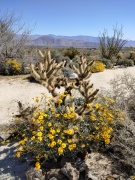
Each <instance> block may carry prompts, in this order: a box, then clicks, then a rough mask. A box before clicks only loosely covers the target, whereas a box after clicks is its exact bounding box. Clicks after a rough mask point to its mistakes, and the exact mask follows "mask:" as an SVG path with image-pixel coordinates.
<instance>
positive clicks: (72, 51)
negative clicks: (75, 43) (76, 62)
mask: <svg viewBox="0 0 135 180" xmlns="http://www.w3.org/2000/svg"><path fill="white" fill-rule="evenodd" d="M79 54H80V53H79V51H78V50H77V49H76V48H73V47H70V48H68V49H66V51H65V52H64V56H67V57H69V58H70V59H73V58H74V57H75V56H76V55H79Z"/></svg>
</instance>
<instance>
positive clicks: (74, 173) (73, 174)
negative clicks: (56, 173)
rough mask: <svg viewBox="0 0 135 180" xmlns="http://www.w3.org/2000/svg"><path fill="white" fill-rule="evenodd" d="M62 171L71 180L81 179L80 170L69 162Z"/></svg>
mask: <svg viewBox="0 0 135 180" xmlns="http://www.w3.org/2000/svg"><path fill="white" fill-rule="evenodd" d="M61 172H62V173H63V174H64V175H66V176H67V177H68V178H69V180H79V171H78V170H77V169H76V168H74V167H73V166H72V165H71V163H69V162H68V163H66V164H65V165H64V167H63V168H61Z"/></svg>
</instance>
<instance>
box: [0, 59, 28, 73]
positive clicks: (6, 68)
mask: <svg viewBox="0 0 135 180" xmlns="http://www.w3.org/2000/svg"><path fill="white" fill-rule="evenodd" d="M27 73H28V71H27V70H25V63H24V62H23V63H19V62H18V61H17V60H16V59H7V60H3V61H1V62H0V74H1V75H19V74H27Z"/></svg>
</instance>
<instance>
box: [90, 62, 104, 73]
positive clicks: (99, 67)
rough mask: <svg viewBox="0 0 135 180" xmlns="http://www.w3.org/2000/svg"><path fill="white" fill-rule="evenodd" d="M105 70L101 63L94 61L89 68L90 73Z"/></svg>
mask: <svg viewBox="0 0 135 180" xmlns="http://www.w3.org/2000/svg"><path fill="white" fill-rule="evenodd" d="M104 70H105V66H104V64H103V63H102V62H101V61H94V63H93V65H92V66H90V71H91V72H92V73H96V72H102V71H104Z"/></svg>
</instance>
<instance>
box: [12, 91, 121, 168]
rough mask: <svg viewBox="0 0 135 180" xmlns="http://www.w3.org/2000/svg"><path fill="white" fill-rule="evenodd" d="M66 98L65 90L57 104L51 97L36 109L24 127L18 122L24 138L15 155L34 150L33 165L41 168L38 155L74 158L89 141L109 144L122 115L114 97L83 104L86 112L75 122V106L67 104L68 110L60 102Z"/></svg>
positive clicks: (40, 156) (18, 155) (86, 146)
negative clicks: (34, 162) (42, 106)
mask: <svg viewBox="0 0 135 180" xmlns="http://www.w3.org/2000/svg"><path fill="white" fill-rule="evenodd" d="M65 97H66V95H65V93H64V94H62V95H61V96H60V99H61V100H62V101H58V102H57V105H56V102H55V103H53V101H51V99H50V102H49V103H48V107H47V108H45V109H44V108H43V109H41V108H39V109H36V110H35V111H34V112H33V116H32V117H31V119H30V120H29V121H27V123H28V124H27V125H24V127H25V128H21V127H22V125H23V122H22V124H19V126H20V128H21V132H22V134H24V136H23V140H21V141H19V144H20V146H21V147H23V151H21V150H18V152H17V153H16V156H17V157H20V155H21V154H22V153H25V152H33V153H34V154H35V157H36V160H37V161H38V162H37V163H36V164H35V168H36V169H37V170H38V169H40V159H41V158H45V159H49V158H52V157H54V158H57V157H59V156H60V155H67V154H68V155H70V156H71V157H72V156H73V157H74V156H75V154H77V153H78V152H80V151H83V150H84V149H85V148H86V149H87V148H88V147H90V145H91V142H95V145H97V144H100V142H103V141H104V142H105V144H109V143H110V139H111V137H112V133H113V130H114V125H115V121H117V120H122V118H123V117H122V116H123V114H122V113H121V112H120V111H119V110H118V109H116V108H115V107H114V101H113V99H110V98H107V97H104V98H103V99H102V101H100V102H97V103H95V104H86V105H85V107H86V108H87V115H86V116H84V117H83V118H82V120H80V121H74V119H75V117H76V112H75V109H73V107H70V106H69V108H68V112H67V107H66V106H64V105H63V103H62V102H63V101H64V98H65ZM36 100H37V101H38V102H39V98H37V97H36ZM45 105H46V106H47V104H45ZM18 121H19V120H17V122H18ZM97 142H98V143H97ZM39 154H40V155H39Z"/></svg>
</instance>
